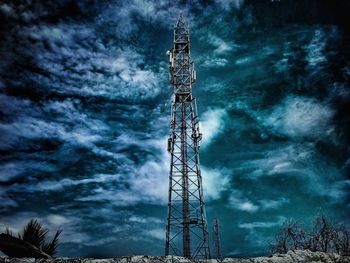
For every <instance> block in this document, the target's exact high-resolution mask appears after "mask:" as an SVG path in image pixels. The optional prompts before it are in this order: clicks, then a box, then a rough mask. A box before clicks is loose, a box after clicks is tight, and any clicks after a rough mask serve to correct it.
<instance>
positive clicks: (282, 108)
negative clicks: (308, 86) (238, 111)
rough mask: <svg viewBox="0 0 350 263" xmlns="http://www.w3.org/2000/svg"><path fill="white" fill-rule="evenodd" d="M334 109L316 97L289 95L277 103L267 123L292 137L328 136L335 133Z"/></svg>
mask: <svg viewBox="0 0 350 263" xmlns="http://www.w3.org/2000/svg"><path fill="white" fill-rule="evenodd" d="M334 113H335V112H334V110H333V109H332V108H331V107H329V106H328V105H327V104H326V103H321V102H319V101H317V100H316V99H314V98H306V97H294V96H289V97H287V98H286V99H285V100H284V101H283V102H282V104H281V105H277V106H276V107H275V108H274V110H273V111H272V113H271V115H270V116H269V117H268V118H267V120H266V122H265V125H266V126H267V127H269V128H271V129H272V130H273V131H274V132H277V133H280V134H283V135H286V136H289V137H291V138H295V139H298V138H310V139H317V138H328V137H332V135H333V133H334V126H333V125H332V118H333V116H334Z"/></svg>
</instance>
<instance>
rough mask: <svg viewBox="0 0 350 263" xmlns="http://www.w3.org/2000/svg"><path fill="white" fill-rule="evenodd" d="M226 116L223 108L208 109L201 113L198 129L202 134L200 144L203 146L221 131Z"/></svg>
mask: <svg viewBox="0 0 350 263" xmlns="http://www.w3.org/2000/svg"><path fill="white" fill-rule="evenodd" d="M226 116H227V113H226V110H224V109H210V110H208V111H206V112H204V113H203V114H202V116H201V121H200V122H199V125H200V131H201V133H202V134H203V139H202V142H201V145H202V146H203V147H204V148H205V147H207V146H208V145H209V144H210V143H211V142H212V141H213V140H214V139H215V137H216V136H218V135H219V134H220V133H221V132H223V130H224V128H225V118H226Z"/></svg>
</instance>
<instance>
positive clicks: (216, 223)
mask: <svg viewBox="0 0 350 263" xmlns="http://www.w3.org/2000/svg"><path fill="white" fill-rule="evenodd" d="M214 245H215V254H216V258H217V259H221V258H222V255H221V241H220V233H219V220H218V219H217V218H214Z"/></svg>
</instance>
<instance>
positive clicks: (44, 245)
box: [5, 219, 62, 256]
mask: <svg viewBox="0 0 350 263" xmlns="http://www.w3.org/2000/svg"><path fill="white" fill-rule="evenodd" d="M48 233H49V231H48V229H46V228H44V226H43V225H42V223H40V222H39V221H38V220H36V219H32V220H30V221H29V223H28V224H27V225H26V226H25V227H24V229H23V231H22V233H18V234H17V236H15V235H14V233H13V232H12V231H11V230H10V229H9V228H6V230H5V234H8V235H10V236H13V237H17V238H19V239H21V240H23V241H26V242H28V243H30V244H32V245H34V246H35V247H37V248H38V249H40V250H41V251H42V252H45V253H46V254H48V255H50V256H54V255H55V254H56V252H57V246H58V238H59V236H60V234H61V233H62V230H61V229H58V230H57V231H56V233H55V235H54V236H53V238H52V239H51V240H48Z"/></svg>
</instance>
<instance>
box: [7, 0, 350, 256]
mask: <svg viewBox="0 0 350 263" xmlns="http://www.w3.org/2000/svg"><path fill="white" fill-rule="evenodd" d="M181 10H182V11H183V13H184V16H185V19H186V20H187V22H188V23H189V24H190V31H191V41H192V42H191V54H192V58H193V60H194V62H195V66H196V69H197V79H198V81H197V83H196V84H195V86H194V90H193V92H194V95H195V96H196V97H197V103H198V111H199V117H200V120H201V131H202V133H203V141H202V144H201V148H200V158H201V168H202V174H203V177H204V178H203V181H204V182H203V183H204V195H205V199H206V204H207V216H208V220H209V227H210V231H211V229H212V225H211V222H212V219H213V218H214V217H218V218H219V220H220V222H221V232H222V236H221V239H222V247H223V254H224V256H254V255H262V254H267V253H268V244H269V242H271V240H272V238H273V236H274V234H275V233H276V231H277V230H278V228H279V227H280V225H281V224H282V223H283V222H284V221H285V220H289V219H295V220H299V221H301V222H302V223H304V224H305V225H308V224H310V223H311V220H312V218H313V216H314V215H315V214H317V213H318V212H320V211H323V212H324V213H326V214H328V215H329V216H331V217H332V218H333V219H334V221H336V222H342V223H345V224H350V222H349V221H348V218H349V217H348V216H349V211H350V207H349V188H350V178H349V177H350V175H349V172H350V154H349V134H350V132H349V127H350V126H349V123H350V120H349V102H350V89H349V78H350V52H349V45H350V39H349V25H350V23H348V22H349V19H348V14H349V10H350V2H349V1H345V0H329V1H317V0H305V1H295V0H280V1H269V0H259V1H258V0H257V1H253V0H246V1H244V0H231V1H228V0H227V1H225V0H218V1H164V0H162V1H148V0H130V1H68V0H66V1H52V2H51V1H1V2H0V33H1V39H0V57H1V60H0V227H1V230H4V228H5V226H9V227H10V228H12V229H13V230H15V231H17V230H19V229H21V227H23V225H24V224H25V223H26V222H27V221H28V220H29V219H31V218H38V219H40V220H42V221H43V222H44V223H45V224H46V225H47V226H48V227H49V228H50V229H52V230H55V229H57V228H58V227H60V226H61V227H62V228H63V234H62V237H61V245H60V247H59V256H94V257H111V256H121V255H131V254H149V255H162V254H163V253H164V242H165V240H164V239H165V223H166V222H165V219H166V212H167V208H166V200H167V187H168V170H169V160H168V155H167V152H166V140H167V136H168V134H169V131H170V126H169V116H170V97H171V92H172V90H171V86H170V84H169V82H168V69H167V67H168V61H167V57H166V55H165V53H166V51H167V50H168V49H169V48H171V47H172V39H173V35H172V34H173V32H172V27H173V24H174V23H175V22H176V20H177V17H178V15H179V12H180V11H181Z"/></svg>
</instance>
